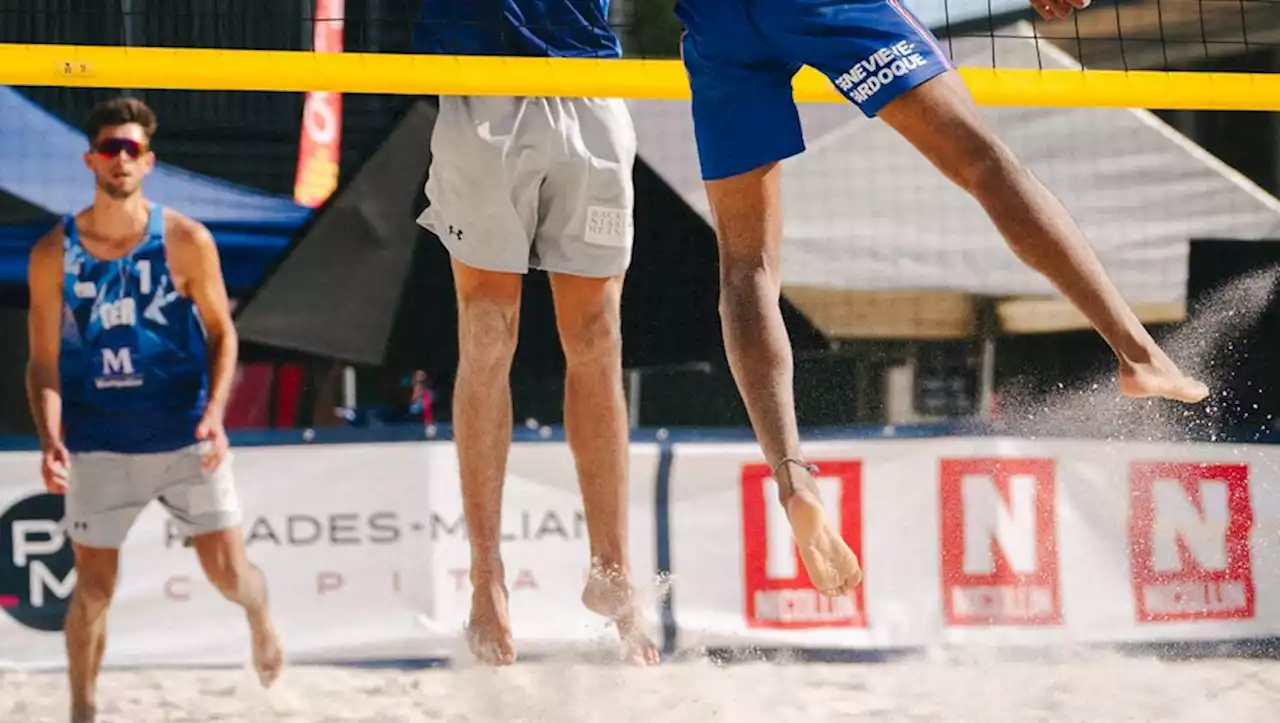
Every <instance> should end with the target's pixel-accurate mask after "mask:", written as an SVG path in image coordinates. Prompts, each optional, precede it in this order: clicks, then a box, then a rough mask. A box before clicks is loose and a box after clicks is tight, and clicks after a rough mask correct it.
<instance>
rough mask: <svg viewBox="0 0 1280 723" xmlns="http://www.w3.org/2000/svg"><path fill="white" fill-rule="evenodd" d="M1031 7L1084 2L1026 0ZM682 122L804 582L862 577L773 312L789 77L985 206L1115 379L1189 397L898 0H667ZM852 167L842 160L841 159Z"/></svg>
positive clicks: (734, 351) (749, 391)
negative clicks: (799, 421)
mask: <svg viewBox="0 0 1280 723" xmlns="http://www.w3.org/2000/svg"><path fill="white" fill-rule="evenodd" d="M1034 4H1035V6H1036V9H1037V10H1038V11H1039V13H1040V14H1041V15H1042V16H1044V17H1045V18H1046V19H1050V18H1065V17H1068V16H1069V15H1070V14H1071V13H1072V11H1073V9H1078V8H1084V7H1086V6H1087V5H1088V4H1089V0H1034ZM676 14H677V15H678V17H679V18H680V19H681V20H682V21H683V23H684V25H685V35H684V38H683V40H682V55H683V60H684V65H685V68H686V70H687V72H688V75H689V81H690V86H691V89H692V93H693V96H692V97H693V120H694V132H695V137H696V140H697V148H698V156H699V161H700V164H701V169H702V177H703V180H704V181H705V184H706V191H707V197H708V201H709V203H710V206H711V212H712V216H713V218H714V219H715V227H716V235H717V237H718V246H719V254H720V293H721V298H720V310H721V321H722V327H723V332H724V339H725V346H726V350H727V355H728V357H729V363H730V368H731V370H732V373H733V376H734V379H735V381H736V383H737V386H738V390H739V392H740V393H741V395H742V398H743V401H744V403H745V404H746V406H747V410H748V414H749V416H750V418H751V424H752V426H753V428H754V430H755V433H756V437H757V439H758V440H759V442H760V445H761V448H762V450H763V452H764V455H765V458H766V460H767V461H768V463H769V464H770V465H772V466H773V468H774V478H775V479H776V480H777V481H778V494H779V497H780V499H781V501H782V504H783V507H784V509H786V510H787V513H788V516H789V518H790V520H791V525H792V529H793V532H794V535H795V538H796V542H797V546H798V548H799V551H800V555H801V558H802V559H803V561H804V564H805V568H806V569H807V571H808V573H809V577H810V580H811V581H812V582H813V584H814V586H815V587H816V588H817V589H818V590H820V591H822V592H825V593H826V594H829V595H833V596H834V595H840V594H843V593H845V592H846V591H847V590H849V589H850V588H852V587H854V586H856V585H857V584H858V582H859V581H860V580H861V571H860V568H859V565H858V561H857V559H856V558H855V556H854V555H853V553H852V552H851V551H850V549H849V547H848V545H846V544H845V543H844V542H843V541H842V540H841V539H840V537H839V535H838V534H837V533H836V532H834V531H833V530H832V529H831V527H830V525H829V522H828V519H827V517H826V515H825V513H824V511H823V509H822V506H821V503H820V501H819V499H818V495H817V492H816V488H815V487H814V482H813V478H812V476H811V473H812V471H813V468H812V466H811V465H809V464H808V463H806V462H805V461H804V458H803V456H802V455H801V452H800V442H799V436H798V433H797V429H796V418H795V405H794V398H793V394H792V357H791V349H790V344H789V340H788V338H787V333H786V329H785V327H784V326H783V322H782V314H781V312H780V309H779V306H778V300H779V295H780V292H781V271H782V268H781V244H782V209H781V208H780V203H781V202H780V200H779V198H780V195H779V194H780V188H779V183H780V169H779V167H778V163H779V161H781V160H783V159H785V158H788V157H790V156H794V155H796V154H798V153H800V152H802V151H803V150H804V139H803V135H802V133H801V127H800V119H799V114H798V112H797V110H796V105H795V103H794V100H793V97H792V88H791V78H792V76H794V75H795V74H796V72H797V71H798V70H799V69H800V67H801V66H802V65H809V66H811V67H813V68H815V69H816V70H818V71H820V72H822V73H824V74H825V75H826V76H827V77H828V78H830V79H831V82H832V83H833V84H834V85H835V86H836V88H838V89H839V90H840V92H841V93H843V94H844V95H845V97H847V98H848V99H849V101H850V102H852V103H853V104H854V105H856V106H857V107H858V108H859V109H860V110H861V111H862V112H863V113H864V114H865V115H867V116H868V117H875V116H878V117H879V118H881V119H882V120H884V122H886V123H888V124H889V125H890V126H892V127H893V128H894V129H895V130H897V131H898V132H899V133H900V134H901V135H902V136H903V137H905V138H906V139H907V140H908V141H909V142H910V143H912V144H913V145H914V146H915V147H916V149H917V150H918V151H919V152H920V153H922V154H924V156H925V157H926V158H928V159H929V160H930V161H931V162H932V163H933V164H934V166H935V167H937V168H938V170H939V171H941V172H942V173H943V174H945V175H946V176H947V178H949V179H951V180H952V181H953V182H954V183H956V184H957V185H959V186H960V187H961V188H963V189H964V190H965V191H967V192H968V193H969V194H971V195H972V196H973V198H974V199H975V200H977V201H978V203H979V204H981V205H982V207H983V208H984V209H985V210H986V212H987V214H988V215H989V216H990V218H991V221H992V222H993V223H994V224H995V227H996V228H997V229H998V230H999V231H1000V233H1001V234H1002V235H1003V236H1004V238H1005V240H1006V241H1007V242H1008V244H1009V246H1010V248H1011V249H1012V250H1013V251H1014V253H1015V254H1017V256H1018V257H1019V258H1020V259H1022V261H1023V262H1024V263H1026V264H1027V265H1028V266H1030V267H1031V268H1033V269H1035V270H1037V271H1039V272H1040V273H1042V274H1044V275H1045V276H1046V277H1048V278H1049V280H1050V281H1052V282H1053V283H1054V285H1055V286H1056V287H1057V288H1058V289H1059V290H1060V291H1061V292H1062V293H1063V294H1064V295H1065V296H1066V297H1067V298H1068V299H1070V300H1071V301H1072V302H1073V303H1074V304H1075V305H1076V307H1078V308H1079V309H1080V311H1082V312H1083V313H1084V315H1085V316H1086V317H1087V318H1088V319H1089V321H1090V322H1091V323H1092V324H1093V326H1094V327H1095V328H1096V329H1097V330H1098V332H1099V333H1101V335H1102V336H1103V337H1104V338H1105V339H1106V341H1107V342H1108V344H1110V346H1111V348H1112V349H1113V350H1114V352H1115V354H1116V358H1117V360H1118V363H1119V381H1120V391H1121V392H1122V393H1123V394H1125V395H1126V396H1130V397H1152V396H1155V397H1165V398H1168V399H1174V400H1179V401H1183V402H1189V403H1194V402H1198V401H1200V400H1202V399H1204V398H1205V397H1206V396H1207V395H1208V390H1207V388H1206V387H1205V385H1204V384H1202V383H1200V382H1198V381H1196V380H1194V379H1191V378H1189V377H1187V376H1185V375H1184V374H1183V373H1182V372H1180V371H1179V370H1178V368H1177V367H1176V366H1175V365H1174V363H1173V362H1172V361H1170V359H1169V357H1168V356H1166V355H1165V353H1164V352H1163V351H1162V350H1161V349H1160V348H1159V347H1158V346H1157V345H1156V343H1155V341H1154V340H1153V339H1152V338H1151V336H1150V335H1149V334H1148V333H1147V331H1146V330H1145V329H1144V328H1143V327H1142V324H1141V323H1140V322H1139V320H1138V318H1137V317H1136V316H1135V315H1134V314H1133V312H1132V311H1131V310H1130V309H1129V307H1128V306H1127V305H1126V303H1125V301H1124V299H1123V298H1121V296H1120V294H1119V292H1118V291H1117V290H1116V288H1115V287H1114V286H1113V285H1112V284H1111V282H1110V281H1109V280H1108V278H1107V276H1106V273H1105V272H1104V270H1103V268H1102V266H1101V264H1100V263H1099V262H1098V259H1097V258H1096V256H1095V255H1094V253H1093V251H1092V250H1091V249H1090V247H1089V245H1088V242H1087V240H1086V239H1085V237H1084V234H1083V233H1082V232H1081V230H1080V229H1079V227H1078V226H1076V224H1075V223H1074V221H1073V220H1072V219H1071V217H1070V216H1069V215H1068V213H1067V210H1066V209H1065V208H1064V207H1063V206H1062V204H1061V203H1060V202H1059V201H1058V200H1057V199H1056V198H1055V197H1054V196H1053V195H1052V194H1051V193H1050V192H1049V191H1048V190H1047V189H1046V188H1045V187H1044V186H1043V185H1041V183H1040V182H1039V181H1038V180H1037V179H1036V178H1035V176H1033V175H1032V174H1031V172H1030V171H1029V170H1028V169H1027V168H1026V167H1025V166H1024V165H1023V164H1022V163H1021V162H1020V161H1019V160H1018V159H1017V158H1015V157H1014V155H1013V153H1012V152H1011V151H1010V150H1009V148H1008V147H1006V146H1005V145H1004V144H1003V143H1002V142H1001V141H1000V140H999V139H997V138H996V137H995V135H994V134H993V133H992V131H991V129H990V128H989V127H988V126H987V124H986V123H985V122H984V121H983V119H982V116H981V115H980V114H979V112H978V108H977V106H976V104H975V103H974V101H973V99H972V97H971V96H970V94H969V92H968V90H967V88H966V87H965V85H964V83H963V81H962V80H961V78H960V75H959V74H958V73H956V72H955V69H954V68H953V67H952V66H951V64H950V62H949V61H948V59H947V57H946V55H945V54H944V53H943V51H942V49H941V48H939V47H938V44H937V41H936V40H935V39H934V37H933V35H932V34H931V33H930V32H929V31H928V30H927V29H926V28H925V27H924V25H922V24H921V23H920V21H919V20H918V19H917V18H916V17H915V16H914V15H912V13H911V11H909V10H908V9H907V8H906V7H904V6H903V4H902V2H901V1H900V0H862V1H860V2H850V1H849V0H678V2H677V5H676ZM854 172H855V173H856V172H857V171H856V169H855V170H854Z"/></svg>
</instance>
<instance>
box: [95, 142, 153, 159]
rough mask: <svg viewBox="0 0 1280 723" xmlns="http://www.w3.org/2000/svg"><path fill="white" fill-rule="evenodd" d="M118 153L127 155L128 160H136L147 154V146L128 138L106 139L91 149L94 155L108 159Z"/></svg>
mask: <svg viewBox="0 0 1280 723" xmlns="http://www.w3.org/2000/svg"><path fill="white" fill-rule="evenodd" d="M120 151H124V152H125V153H127V154H128V155H129V157H130V158H137V157H138V156H141V155H142V154H143V153H146V152H147V146H146V144H143V143H139V142H137V141H135V140H132V139H130V138H108V139H106V140H103V141H99V142H98V143H97V144H96V145H94V147H93V152H94V153H97V154H98V155H100V156H102V157H103V158H108V159H109V158H115V157H116V156H118V155H120Z"/></svg>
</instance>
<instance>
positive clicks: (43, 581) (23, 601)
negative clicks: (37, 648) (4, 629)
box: [0, 494, 76, 633]
mask: <svg viewBox="0 0 1280 723" xmlns="http://www.w3.org/2000/svg"><path fill="white" fill-rule="evenodd" d="M64 510H65V507H64V498H63V497H62V495H51V494H38V495H32V496H31V497H27V498H25V499H22V500H19V501H18V502H17V503H15V504H14V505H13V506H11V507H10V508H9V509H7V510H5V511H4V513H3V514H0V608H3V609H4V611H5V612H6V613H8V614H9V617H11V618H13V619H14V620H16V621H18V622H19V623H21V624H22V625H25V626H27V627H29V628H34V629H36V630H43V631H45V632H49V633H55V632H58V631H59V630H62V624H63V620H64V619H65V618H66V614H67V600H68V599H69V598H70V597H71V592H72V590H74V589H75V586H76V571H75V555H74V554H73V553H72V551H71V544H70V543H69V542H67V537H66V535H65V534H64V533H63V529H62V517H63V513H64Z"/></svg>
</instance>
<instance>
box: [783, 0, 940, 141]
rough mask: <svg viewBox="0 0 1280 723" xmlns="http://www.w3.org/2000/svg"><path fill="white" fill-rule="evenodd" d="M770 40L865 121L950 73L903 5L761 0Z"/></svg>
mask: <svg viewBox="0 0 1280 723" xmlns="http://www.w3.org/2000/svg"><path fill="white" fill-rule="evenodd" d="M761 12H762V15H763V16H762V17H761V22H762V23H764V24H766V25H767V26H768V27H770V28H771V34H770V40H771V41H773V42H774V43H776V45H777V46H778V47H779V48H781V49H782V51H783V52H784V53H785V54H786V56H787V57H788V58H792V59H795V60H798V61H799V62H802V63H804V64H806V65H809V66H812V67H814V68H816V69H817V70H819V71H821V72H822V73H823V74H824V75H826V76H827V77H828V78H830V79H831V82H832V83H833V84H835V86H836V88H837V89H838V90H839V91H840V92H841V93H842V94H844V96H845V97H846V98H848V99H849V100H850V101H851V102H852V103H853V104H854V105H856V106H857V107H858V108H859V109H860V110H861V111H862V112H863V113H864V114H865V115H866V116H868V117H872V116H875V115H876V114H877V113H878V112H879V111H880V109H881V108H884V107H885V105H887V104H888V103H890V102H891V101H893V100H894V99H895V98H898V97H899V96H901V95H903V94H904V93H906V92H908V91H910V90H911V89H913V88H915V87H917V86H919V85H921V84H922V83H924V82H925V81H927V80H929V79H930V78H933V77H935V76H937V75H939V74H940V73H944V72H946V71H948V70H951V69H952V66H951V63H950V60H949V59H948V57H947V55H946V53H945V52H944V51H943V50H942V48H941V47H940V46H939V45H938V41H937V39H935V38H934V36H933V34H932V33H931V32H929V29H928V28H926V27H925V26H924V24H923V23H921V22H920V20H919V19H918V18H916V17H915V15H914V14H912V12H911V11H910V10H909V9H907V7H906V6H905V5H904V4H903V3H902V2H901V0H855V1H853V2H850V0H763V2H761Z"/></svg>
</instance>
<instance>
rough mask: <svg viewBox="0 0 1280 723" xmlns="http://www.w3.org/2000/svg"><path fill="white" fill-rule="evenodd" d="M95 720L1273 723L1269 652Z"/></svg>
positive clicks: (32, 714)
mask: <svg viewBox="0 0 1280 723" xmlns="http://www.w3.org/2000/svg"><path fill="white" fill-rule="evenodd" d="M65 690H66V688H65V684H64V682H63V678H62V676H61V674H28V673H21V674H15V673H4V674H0V721H4V722H5V723H19V722H21V723H46V722H49V723H64V721H65V720H66V718H65V714H64V710H65V705H66V693H65ZM101 690H102V694H101V695H102V699H101V705H102V706H103V708H104V711H103V715H102V716H100V720H101V723H152V722H153V721H154V722H159V721H165V722H166V723H179V722H184V721H238V722H242V723H256V722H258V721H290V722H298V723H301V722H303V721H305V722H306V723H338V722H339V721H342V722H347V721H366V722H368V723H403V722H408V721H442V722H444V723H471V722H479V721H529V722H530V723H533V722H537V723H579V722H586V721H592V722H594V721H601V722H605V721H607V722H608V723H628V722H631V721H635V722H636V723H640V722H648V721H675V722H677V723H703V722H707V723H711V722H714V723H753V722H756V721H760V722H763V721H768V722H769V723H787V722H790V721H850V720H853V721H873V720H874V721H947V722H948V723H952V722H957V721H974V722H977V723H1004V722H1006V721H1007V722H1009V723H1013V722H1015V721H1016V722H1017V723H1032V722H1034V721H1054V722H1055V723H1056V722H1058V721H1081V722H1084V721H1088V722H1089V723H1096V722H1101V721H1161V722H1162V723H1168V722H1172V721H1187V722H1188V723H1190V722H1192V721H1194V722H1195V723H1208V722H1210V721H1232V723H1251V722H1253V721H1258V722H1259V723H1261V722H1262V721H1271V722H1274V721H1276V720H1277V715H1280V714H1278V713H1277V711H1280V662H1274V661H1249V660H1203V661H1194V662H1162V661H1157V660H1152V659H1137V658H1122V657H1119V656H1108V655H1098V654H1092V653H1090V654H1088V655H1086V656H1084V657H1075V658H1071V659H1067V658H1061V659H1058V660H1054V661H1047V660H1041V661H1023V662H1014V661H1004V662H1000V661H996V660H992V659H990V658H988V659H985V660H983V659H978V658H972V657H970V658H969V659H961V658H957V657H951V658H949V659H942V658H936V659H919V660H912V661H903V662H894V663H881V664H792V665H777V664H767V663H759V662H754V663H740V664H734V665H728V666H717V665H713V664H710V663H706V662H679V663H668V664H666V665H664V666H661V667H658V668H654V669H649V670H640V669H630V668H624V667H613V666H596V665H588V664H574V663H522V664H519V665H517V666H515V667H513V668H509V669H506V670H500V671H490V670H482V669H476V668H467V669H458V670H443V669H441V670H418V671H399V670H368V669H351V668H346V669H344V668H329V667H294V668H292V669H290V670H288V671H287V672H286V676H285V677H284V678H282V680H281V682H280V683H279V685H278V687H277V688H275V689H273V690H272V691H271V692H270V694H266V693H264V692H262V691H261V690H259V689H257V688H256V686H255V685H254V684H253V683H252V682H251V679H250V678H249V677H248V674H247V672H246V671H242V670H150V671H128V672H123V671H121V672H111V671H108V672H106V673H104V675H103V680H102V688H101Z"/></svg>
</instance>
